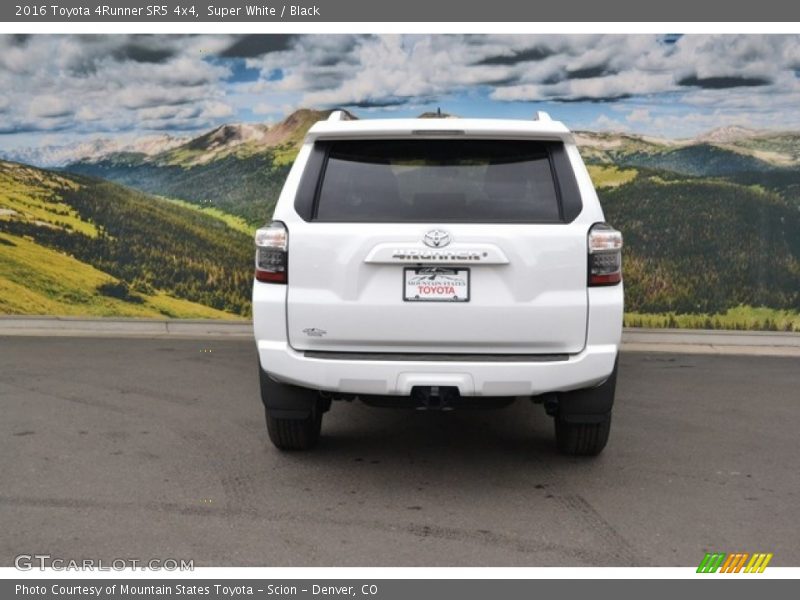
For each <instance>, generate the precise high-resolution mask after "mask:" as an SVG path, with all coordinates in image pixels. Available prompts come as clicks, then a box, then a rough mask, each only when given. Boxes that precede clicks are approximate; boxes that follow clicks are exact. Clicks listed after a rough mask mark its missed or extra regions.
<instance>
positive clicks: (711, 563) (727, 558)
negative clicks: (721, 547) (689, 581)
mask: <svg viewBox="0 0 800 600" xmlns="http://www.w3.org/2000/svg"><path fill="white" fill-rule="evenodd" d="M771 560H772V553H765V552H756V553H755V554H748V553H747V552H735V553H733V554H726V553H724V552H706V555H705V557H704V558H703V560H702V561H700V566H699V567H697V572H698V573H717V572H719V573H763V572H764V569H766V568H767V565H768V564H769V561H771Z"/></svg>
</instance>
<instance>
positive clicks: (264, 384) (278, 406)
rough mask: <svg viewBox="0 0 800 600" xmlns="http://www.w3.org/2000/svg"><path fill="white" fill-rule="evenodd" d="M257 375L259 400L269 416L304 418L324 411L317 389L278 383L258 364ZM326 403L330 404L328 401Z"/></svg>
mask: <svg viewBox="0 0 800 600" xmlns="http://www.w3.org/2000/svg"><path fill="white" fill-rule="evenodd" d="M258 375H259V383H260V384H261V401H262V402H263V403H264V408H266V409H267V410H268V411H269V413H270V415H271V416H273V417H275V418H278V419H306V418H308V417H309V416H311V415H312V414H313V413H314V412H316V411H321V412H325V408H326V406H325V403H324V402H322V400H321V398H320V395H319V392H318V391H317V390H310V389H308V388H302V387H298V386H296V385H289V384H286V383H279V382H277V381H275V380H274V379H272V378H271V377H270V376H269V374H268V373H267V372H266V371H265V370H264V369H262V368H261V366H260V365H259V368H258ZM327 405H328V406H330V402H328V403H327Z"/></svg>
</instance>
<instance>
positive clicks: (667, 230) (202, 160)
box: [61, 110, 800, 329]
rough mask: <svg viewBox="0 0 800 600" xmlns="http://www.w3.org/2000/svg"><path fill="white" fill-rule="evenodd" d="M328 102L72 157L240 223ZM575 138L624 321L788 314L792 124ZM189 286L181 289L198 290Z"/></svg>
mask: <svg viewBox="0 0 800 600" xmlns="http://www.w3.org/2000/svg"><path fill="white" fill-rule="evenodd" d="M325 116H327V113H326V112H318V111H310V110H301V111H298V112H296V113H294V114H293V115H291V116H289V117H288V118H287V119H286V120H285V121H284V122H282V123H280V124H278V125H275V126H273V127H265V126H223V127H220V128H217V129H215V130H213V131H210V132H208V133H207V134H204V135H202V136H199V137H197V138H195V139H193V140H191V141H189V142H187V143H186V144H184V145H182V146H179V147H177V148H173V149H171V150H169V151H166V152H163V153H161V154H159V155H156V156H151V157H145V156H144V155H129V154H126V155H122V154H118V155H113V156H109V157H108V158H107V159H106V160H103V161H101V162H84V163H79V164H75V165H71V166H70V169H71V170H74V171H76V172H81V173H88V174H93V175H99V176H101V177H105V178H108V179H112V180H115V181H117V182H121V183H124V184H126V185H129V186H131V187H134V188H138V189H140V190H144V191H147V192H151V193H155V194H159V195H163V196H169V197H172V198H178V199H180V200H181V201H183V202H188V203H191V205H194V206H197V207H201V208H202V209H203V211H204V212H205V213H206V215H207V216H212V217H223V218H225V217H224V215H227V214H233V215H236V216H237V217H238V218H239V219H240V220H238V221H235V222H234V221H231V220H230V218H228V223H229V224H230V225H232V226H233V227H234V228H236V229H237V230H238V231H239V232H242V233H245V232H250V231H252V229H253V228H254V227H255V226H257V225H260V224H261V223H263V222H264V221H266V220H267V219H268V218H269V215H270V213H271V211H272V208H273V207H274V203H275V201H276V199H277V197H278V195H279V193H280V189H281V187H282V185H283V181H284V179H285V177H286V175H287V173H288V170H289V165H290V163H291V161H292V159H293V158H294V156H295V154H296V152H297V150H298V148H299V145H300V143H301V140H302V138H303V136H304V135H305V133H306V131H307V130H308V128H309V127H310V126H311V125H312V124H313V123H314V122H315V121H316V120H319V119H321V118H324V117H325ZM576 141H577V143H578V145H579V147H580V150H581V154H582V155H583V156H584V158H585V159H586V161H587V163H589V171H590V175H591V176H592V179H593V181H594V182H595V185H596V187H597V188H598V192H599V194H600V196H601V199H602V200H603V204H604V209H605V212H606V215H607V218H608V220H609V221H610V222H612V223H613V224H614V225H615V226H617V227H619V228H620V229H621V230H622V231H623V233H624V235H625V239H626V250H625V254H626V260H625V277H626V286H627V294H626V302H627V307H628V310H629V311H631V314H630V318H631V319H634V321H630V322H631V323H632V324H634V323H640V324H650V325H655V324H659V323H677V324H678V325H686V324H692V325H696V324H698V323H700V322H702V323H703V324H705V325H706V326H708V325H709V323H711V325H713V326H717V325H719V326H722V327H727V326H732V327H740V326H741V327H763V328H767V329H769V328H773V327H778V328H788V327H791V328H795V316H796V315H798V314H800V297H799V295H800V268H799V267H798V260H800V249H799V248H798V246H799V245H800V222H799V221H798V216H799V215H800V164H799V161H800V135H798V134H794V133H783V134H776V133H770V132H755V131H751V130H746V129H743V128H722V129H720V130H715V131H713V132H709V134H708V135H706V136H701V137H700V138H697V139H694V140H677V141H671V140H664V139H658V138H653V137H647V136H641V135H634V134H614V133H592V132H579V133H577V134H576ZM66 179H67V180H68V181H72V180H71V179H69V178H66ZM70 194H73V195H74V192H69V191H67V192H66V193H65V196H66V197H67V198H69V197H70ZM73 204H74V205H75V206H73ZM77 204H78V203H69V202H67V203H66V205H65V206H64V207H62V208H61V210H62V212H61V214H62V217H63V220H64V227H69V226H73V227H82V228H85V231H84V232H83V233H84V235H85V236H86V237H91V236H92V235H101V234H99V233H96V232H95V233H93V232H92V231H91V225H92V221H86V219H84V218H83V217H81V216H80V215H79V216H78V217H77V218H76V216H75V215H74V214H73V213H74V211H76V210H77V208H76V206H77ZM183 207H184V208H187V206H186V205H183ZM70 211H73V212H70ZM215 211H217V212H215ZM218 211H222V212H221V213H220V212H218ZM76 219H77V220H76ZM248 260H249V258H248ZM126 276H127V277H130V276H132V275H130V274H126ZM198 292H199V290H192V294H191V295H189V296H187V295H186V291H184V292H182V293H184V296H185V297H188V298H191V299H194V300H198V301H201V302H208V298H205V299H203V298H202V297H201V295H199V294H198ZM230 294H231V290H228V291H227V292H225V296H226V297H227V298H228V299H229V300H230V298H232V296H231V295H230ZM234 304H235V303H234ZM234 304H231V303H228V304H225V305H223V306H224V307H227V308H228V309H229V310H230V309H231V307H232V306H234ZM213 306H217V305H213ZM753 307H756V308H753ZM233 310H239V309H238V308H233ZM731 311H734V312H731ZM765 311H766V312H765ZM770 311H772V312H770ZM746 315H750V316H747V318H745V316H746ZM752 315H756V316H752Z"/></svg>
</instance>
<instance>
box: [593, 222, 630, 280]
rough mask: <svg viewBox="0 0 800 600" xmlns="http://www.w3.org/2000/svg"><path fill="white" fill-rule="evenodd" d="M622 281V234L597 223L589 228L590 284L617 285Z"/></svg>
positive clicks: (608, 226)
mask: <svg viewBox="0 0 800 600" xmlns="http://www.w3.org/2000/svg"><path fill="white" fill-rule="evenodd" d="M620 281H622V234H621V233H620V232H619V231H617V230H616V229H614V228H613V227H611V226H610V225H607V224H606V223H596V224H595V225H592V228H591V229H590V230H589V285H590V286H596V285H616V284H618V283H619V282H620Z"/></svg>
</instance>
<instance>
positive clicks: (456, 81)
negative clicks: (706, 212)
mask: <svg viewBox="0 0 800 600" xmlns="http://www.w3.org/2000/svg"><path fill="white" fill-rule="evenodd" d="M334 106H342V107H347V108H349V109H351V110H353V111H354V112H355V113H357V114H358V115H360V116H362V117H378V116H411V115H416V114H418V113H420V112H421V111H423V110H431V109H435V108H436V107H441V108H442V110H444V111H446V112H450V113H455V114H458V115H460V116H480V117H512V118H528V117H530V116H531V115H532V114H533V112H534V111H535V110H547V111H549V112H550V113H551V114H552V115H553V116H554V117H556V118H558V119H560V120H563V121H565V122H566V123H567V125H568V126H570V127H572V128H575V129H595V130H627V131H635V132H641V133H647V134H653V135H659V136H666V137H688V136H692V135H696V134H698V133H700V132H703V131H705V130H708V129H712V128H714V127H719V126H723V125H731V124H740V125H745V126H750V127H759V128H771V129H786V128H794V129H800V36H778V35H723V36H705V35H691V36H678V35H661V36H658V35H553V36H542V35H536V36H523V35H509V36H498V35H421V36H418V35H413V36H412V35H404V36H393V35H381V36H365V35H245V36H233V35H208V36H204V35H200V36H182V35H169V36H125V35H111V36H100V35H86V36H75V35H70V36H61V35H32V36H28V35H0V148H16V147H21V146H35V145H43V144H57V143H68V142H72V141H76V140H80V139H91V138H92V137H113V136H121V137H125V136H140V135H145V134H152V133H165V132H166V133H172V134H175V135H182V134H186V133H189V132H195V131H200V130H204V129H208V128H210V127H213V126H215V125H218V124H221V123H224V122H272V121H276V120H278V119H280V118H282V117H283V116H285V115H286V114H288V113H289V112H291V111H292V110H294V109H296V108H299V107H313V108H329V107H334Z"/></svg>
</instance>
